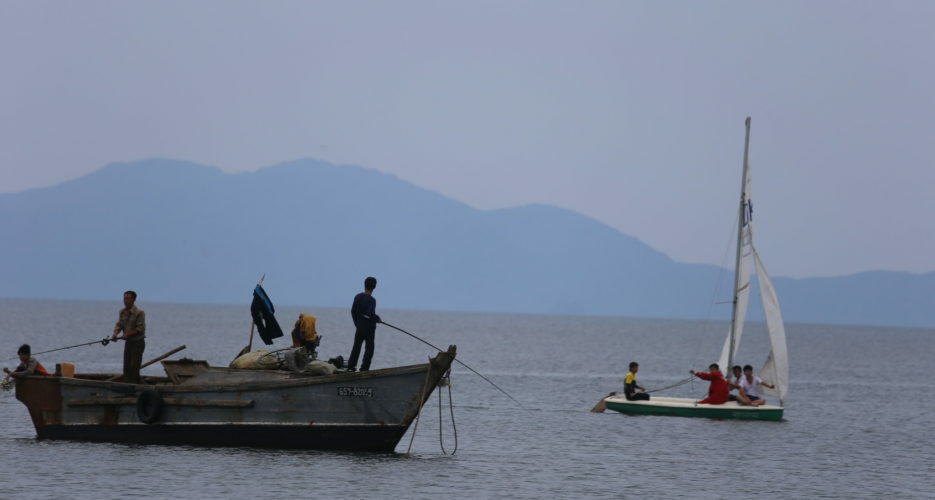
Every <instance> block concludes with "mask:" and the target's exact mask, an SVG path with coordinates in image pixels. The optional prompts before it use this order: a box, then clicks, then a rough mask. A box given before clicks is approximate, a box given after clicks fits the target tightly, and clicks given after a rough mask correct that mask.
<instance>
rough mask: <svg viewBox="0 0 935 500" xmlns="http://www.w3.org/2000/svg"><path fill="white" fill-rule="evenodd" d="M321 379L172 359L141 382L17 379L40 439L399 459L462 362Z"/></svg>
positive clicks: (439, 358) (446, 355)
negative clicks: (425, 408) (422, 414)
mask: <svg viewBox="0 0 935 500" xmlns="http://www.w3.org/2000/svg"><path fill="white" fill-rule="evenodd" d="M455 353H456V348H455V346H450V347H449V348H448V350H447V351H446V352H439V353H438V354H437V355H436V356H435V357H434V358H432V359H430V360H429V362H428V363H426V364H419V365H411V366H400V367H394V368H384V369H379V370H371V371H365V372H345V373H335V374H333V375H324V376H314V375H309V374H306V373H295V372H289V371H279V370H243V369H233V368H220V367H212V366H210V365H209V364H208V363H207V362H205V361H193V360H187V359H183V360H178V361H163V362H162V365H163V367H164V369H165V371H166V376H165V377H143V380H142V383H140V384H127V383H122V382H117V381H110V380H108V379H111V378H114V376H113V375H112V374H84V375H82V374H75V375H73V376H62V375H61V374H59V375H56V376H28V377H20V378H17V379H16V398H17V399H19V400H20V401H21V402H23V404H25V405H26V407H27V408H28V409H29V415H30V417H31V418H32V421H33V424H34V425H35V428H36V435H37V437H38V438H39V439H70V440H81V441H107V442H119V443H142V444H175V445H199V446H202V445H203V446H256V447H274V448H304V449H327V450H351V451H380V452H391V451H393V450H394V449H395V447H396V445H397V443H398V442H399V440H400V439H401V438H402V437H403V434H405V433H406V430H407V429H408V428H409V425H410V423H411V422H412V421H413V419H414V418H415V417H416V416H417V415H418V413H419V411H420V410H421V408H422V405H423V404H424V403H425V401H426V400H427V399H428V397H429V396H430V395H431V394H432V391H433V390H435V388H436V387H437V386H438V384H439V382H440V381H441V380H442V378H443V377H444V376H445V374H446V373H447V372H448V370H449V368H450V367H451V363H452V361H454V358H455Z"/></svg>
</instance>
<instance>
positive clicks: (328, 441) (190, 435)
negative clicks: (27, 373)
mask: <svg viewBox="0 0 935 500" xmlns="http://www.w3.org/2000/svg"><path fill="white" fill-rule="evenodd" d="M407 428H408V426H404V425H317V426H314V425H268V424H216V425H203V424H155V425H146V424H125V425H119V426H103V425H46V426H43V427H42V428H40V429H39V430H38V431H37V437H38V438H39V439H50V440H54V439H63V440H72V441H90V442H116V443H131V444H160V445H185V446H249V447H256V448H280V449H313V450H336V451H372V452H387V453H388V452H392V451H393V450H394V449H395V448H396V445H397V444H398V443H399V440H400V439H401V438H402V437H403V435H404V434H405V433H406V429H407Z"/></svg>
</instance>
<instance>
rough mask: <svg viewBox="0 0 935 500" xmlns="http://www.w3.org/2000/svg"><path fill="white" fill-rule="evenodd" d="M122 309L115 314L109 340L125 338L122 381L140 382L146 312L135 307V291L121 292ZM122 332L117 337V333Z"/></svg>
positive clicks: (144, 346) (144, 344) (144, 342)
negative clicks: (114, 321)
mask: <svg viewBox="0 0 935 500" xmlns="http://www.w3.org/2000/svg"><path fill="white" fill-rule="evenodd" d="M123 306H124V307H123V309H121V310H120V313H119V314H118V316H117V324H116V325H114V334H113V335H112V336H111V337H110V339H111V340H117V339H118V338H121V339H124V340H126V342H125V343H124V345H123V381H124V382H128V383H131V384H138V383H140V365H141V364H142V363H143V350H144V349H146V341H145V338H146V313H144V312H143V310H142V309H140V308H138V307H136V292H134V291H133V290H127V291H126V292H123ZM120 332H123V335H122V336H120V337H118V336H117V334H118V333H120Z"/></svg>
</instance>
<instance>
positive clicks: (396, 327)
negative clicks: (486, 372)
mask: <svg viewBox="0 0 935 500" xmlns="http://www.w3.org/2000/svg"><path fill="white" fill-rule="evenodd" d="M364 317H365V318H367V319H371V318H370V317H369V316H364ZM377 323H382V324H384V325H386V326H388V327H390V328H393V329H394V330H399V331H401V332H403V333H405V334H406V335H409V336H410V337H412V338H414V339H416V340H418V341H419V342H422V343H423V344H425V345H427V346H429V347H431V348H432V349H435V350H436V351H438V352H445V351H443V350H441V349H439V348H438V347H435V346H434V345H432V344H431V343H429V342H427V341H426V340H424V339H421V338H419V337H417V336H415V335H413V334H411V333H409V332H407V331H406V330H403V329H402V328H400V327H398V326H393V325H391V324H389V323H387V322H386V321H377ZM455 361H457V362H458V363H459V364H460V365H461V366H463V367H465V368H467V369H468V370H471V371H472V372H474V374H475V375H477V376H478V377H480V378H482V379H484V380H486V381H487V383H488V384H490V385H492V386H494V387H495V388H496V389H497V390H498V391H500V392H502V393H503V394H504V395H506V397H508V398H510V399H512V400H513V402H514V403H516V404H518V405H519V406H520V408H522V407H523V403H520V402H519V401H517V400H516V398H514V397H513V396H510V393H508V392H506V391H504V390H503V389H501V388H500V386H498V385H497V384H495V383H493V381H491V380H490V379H489V378H487V377H485V376H483V375H481V374H480V373H479V372H478V371H477V370H475V369H473V368H471V367H470V366H468V365H466V364H465V363H464V362H462V361H461V360H459V359H458V358H455Z"/></svg>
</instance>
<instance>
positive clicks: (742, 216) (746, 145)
mask: <svg viewBox="0 0 935 500" xmlns="http://www.w3.org/2000/svg"><path fill="white" fill-rule="evenodd" d="M745 125H746V128H747V132H746V136H745V138H744V141H743V175H741V178H740V208H739V210H738V215H739V216H738V217H737V258H736V260H734V300H733V303H734V305H733V310H732V311H731V317H730V346H729V347H728V349H727V366H722V367H721V369H722V370H724V372H725V373H730V367H731V366H733V364H734V334H735V332H736V331H737V295H738V288H740V259H741V258H742V256H743V236H744V234H743V228H744V226H746V222H747V221H746V208H747V169H748V168H749V163H748V161H747V159H748V155H749V153H750V117H749V116H748V117H747V120H746V122H745Z"/></svg>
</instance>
